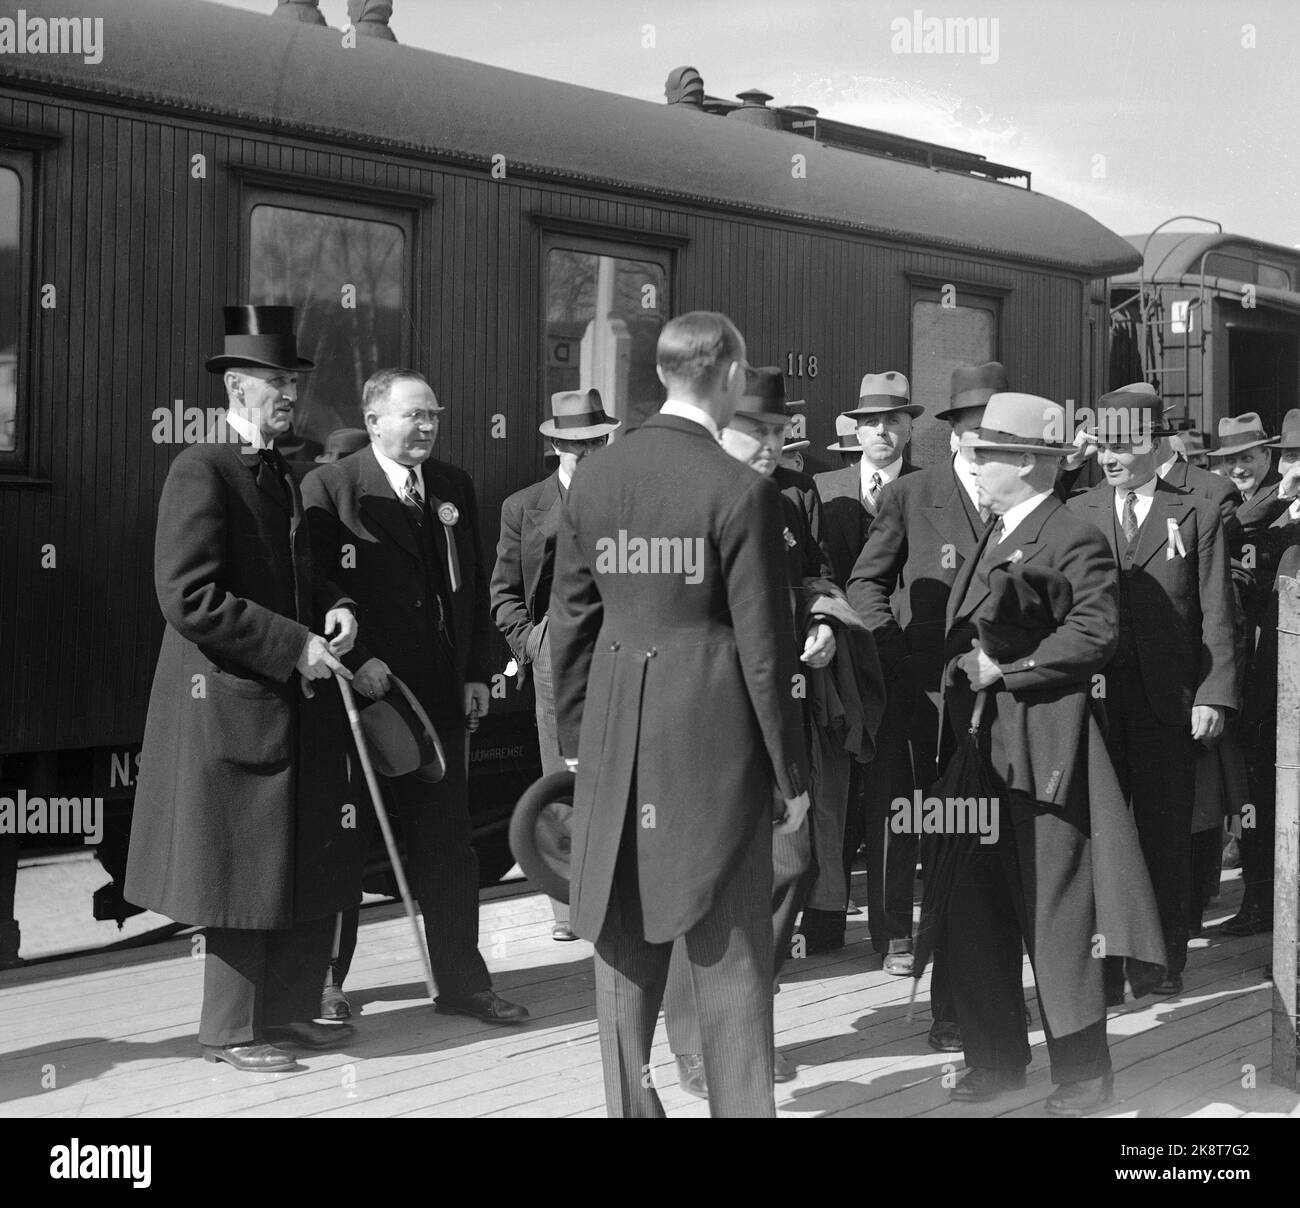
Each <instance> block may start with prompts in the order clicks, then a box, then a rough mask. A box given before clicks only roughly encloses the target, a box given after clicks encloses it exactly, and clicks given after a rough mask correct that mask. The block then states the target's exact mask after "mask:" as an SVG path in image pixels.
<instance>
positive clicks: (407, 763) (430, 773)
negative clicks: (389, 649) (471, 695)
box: [360, 675, 447, 784]
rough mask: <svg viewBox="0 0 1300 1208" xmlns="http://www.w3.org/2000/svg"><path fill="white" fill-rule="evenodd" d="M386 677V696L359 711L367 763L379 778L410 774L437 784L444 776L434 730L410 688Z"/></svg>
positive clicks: (440, 752)
mask: <svg viewBox="0 0 1300 1208" xmlns="http://www.w3.org/2000/svg"><path fill="white" fill-rule="evenodd" d="M388 678H389V689H388V694H387V695H386V696H384V697H382V698H381V699H380V700H377V701H372V702H371V703H370V704H368V705H365V706H364V707H363V708H362V709H361V712H360V716H361V730H362V733H364V734H365V736H366V747H367V749H368V750H369V752H370V762H371V763H372V764H373V765H374V769H375V771H376V772H378V773H379V774H380V775H381V776H405V775H407V774H408V773H413V774H414V775H415V778H416V779H417V780H424V781H427V782H428V783H429V784H437V783H438V781H440V780H441V779H442V778H443V777H444V776H445V775H446V774H447V757H446V756H445V755H444V754H443V750H442V743H441V742H440V741H439V739H438V731H437V730H435V729H434V728H433V722H431V721H430V720H429V715H428V714H427V713H426V712H425V711H424V709H423V708H422V707H421V705H420V702H419V701H418V700H416V699H415V694H414V693H413V692H412V691H411V690H410V688H408V687H407V686H406V685H405V684H404V683H402V681H401V680H400V679H398V678H397V676H395V675H390V676H389V677H388ZM394 689H396V691H394Z"/></svg>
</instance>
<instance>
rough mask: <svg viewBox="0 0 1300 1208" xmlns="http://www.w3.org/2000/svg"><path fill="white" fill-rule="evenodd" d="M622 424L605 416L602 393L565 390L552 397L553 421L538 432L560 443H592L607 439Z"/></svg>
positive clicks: (548, 422)
mask: <svg viewBox="0 0 1300 1208" xmlns="http://www.w3.org/2000/svg"><path fill="white" fill-rule="evenodd" d="M622 422H623V421H622V420H617V419H610V418H609V416H608V415H606V414H605V407H604V404H603V403H602V402H601V401H600V391H599V390H595V389H592V390H562V391H560V393H559V394H553V395H551V418H550V419H548V420H544V421H543V422H542V423H541V425H540V426H539V427H538V429H537V430H538V431H539V432H540V433H541V434H542V435H543V436H551V437H555V438H556V439H558V440H592V439H594V438H595V437H597V436H608V435H609V434H610V433H611V432H613V431H614V429H615V428H618V427H620V426H621V425H622Z"/></svg>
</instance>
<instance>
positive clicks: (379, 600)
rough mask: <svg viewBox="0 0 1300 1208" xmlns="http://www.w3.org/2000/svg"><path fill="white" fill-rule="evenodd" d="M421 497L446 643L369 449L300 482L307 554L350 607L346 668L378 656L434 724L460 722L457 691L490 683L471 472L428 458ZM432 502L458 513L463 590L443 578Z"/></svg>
mask: <svg viewBox="0 0 1300 1208" xmlns="http://www.w3.org/2000/svg"><path fill="white" fill-rule="evenodd" d="M423 477H424V494H425V499H426V501H427V502H428V505H429V511H430V513H431V519H430V524H429V526H430V528H431V530H432V536H433V541H434V545H435V548H436V550H437V557H436V558H435V561H436V563H437V566H436V568H435V579H434V582H435V585H436V589H437V593H438V595H439V596H440V597H441V599H442V601H443V607H444V611H445V613H446V623H447V629H448V636H449V638H450V644H449V645H448V644H447V643H446V642H444V640H443V639H442V638H441V637H440V635H439V632H438V625H437V618H438V601H437V600H434V599H429V598H428V596H429V578H428V577H427V575H426V570H425V562H424V557H423V555H422V553H421V550H420V542H419V537H418V535H417V533H416V530H415V528H414V526H413V525H412V524H411V521H410V519H409V518H408V517H407V515H406V508H405V505H404V504H403V503H402V502H401V501H400V500H399V499H398V498H397V495H396V494H395V493H394V491H393V488H392V486H391V485H390V484H389V481H388V478H387V476H386V475H385V474H384V471H383V469H382V468H381V467H380V465H379V462H378V461H377V460H376V458H375V454H374V450H373V449H370V448H366V449H362V450H360V451H359V452H357V453H353V454H352V455H351V456H349V457H345V458H343V459H342V460H341V461H336V462H334V463H333V464H330V465H323V466H321V467H320V468H319V469H317V470H314V471H313V472H312V473H311V474H309V475H307V478H306V479H305V481H304V482H303V484H302V493H303V501H304V503H305V504H306V508H307V529H308V532H309V533H310V535H311V546H312V556H313V557H314V558H315V559H316V561H317V563H318V564H319V565H321V566H327V567H330V568H331V573H332V574H335V575H336V576H337V577H338V580H339V584H340V586H341V587H343V588H344V589H345V590H346V591H347V592H348V594H349V595H350V596H351V597H352V598H353V599H355V600H356V602H357V620H358V623H359V626H360V631H359V634H358V640H357V644H356V645H355V646H354V647H353V648H352V653H351V654H350V655H349V656H348V657H347V659H346V660H345V662H346V663H347V665H348V667H349V668H351V669H353V670H355V669H356V668H359V667H360V666H361V665H362V664H363V663H364V662H365V661H366V660H367V659H369V658H372V657H375V658H380V659H383V661H384V662H385V663H387V664H388V666H389V667H390V668H391V669H392V671H393V673H394V674H396V675H398V676H400V677H401V679H402V680H404V681H405V682H406V684H407V686H408V687H409V688H410V689H411V691H412V692H414V693H415V695H416V697H417V698H418V699H419V701H420V703H421V704H422V705H423V706H424V708H425V710H426V711H427V712H428V713H429V715H430V717H432V718H433V719H434V721H435V722H437V721H438V720H440V719H441V720H442V721H443V722H444V723H448V722H454V723H456V724H460V723H461V722H462V721H463V717H464V700H463V685H464V684H465V683H487V682H488V681H489V680H490V678H491V672H490V670H489V664H488V657H489V644H488V643H489V635H490V633H491V620H490V618H489V615H488V579H487V573H486V571H485V569H484V566H483V555H482V551H481V547H480V545H479V530H478V506H477V504H476V503H475V499H474V486H473V483H471V482H470V478H469V475H468V474H466V473H465V472H464V471H463V470H459V469H457V468H456V467H455V466H452V465H448V464H447V463H446V462H443V461H436V460H434V459H433V458H430V459H429V460H428V461H426V462H425V463H424V466H423ZM438 502H442V503H451V504H453V505H454V506H455V508H456V510H457V512H458V513H459V519H458V520H457V522H456V524H455V525H454V526H453V529H452V531H453V533H454V540H455V542H456V550H457V553H458V556H459V560H460V579H461V582H460V588H459V590H458V591H456V592H452V591H451V589H450V584H449V582H448V577H447V545H446V530H445V528H444V526H443V525H442V524H441V523H439V522H438V521H437V520H436V518H434V517H433V516H432V513H433V512H435V511H436V509H437V505H438Z"/></svg>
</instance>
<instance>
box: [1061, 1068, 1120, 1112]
mask: <svg viewBox="0 0 1300 1208" xmlns="http://www.w3.org/2000/svg"><path fill="white" fill-rule="evenodd" d="M1114 1098H1115V1075H1114V1074H1103V1075H1102V1076H1101V1077H1100V1078H1089V1079H1088V1080H1087V1081H1086V1082H1062V1083H1061V1085H1060V1086H1058V1087H1057V1088H1056V1090H1054V1091H1053V1092H1052V1094H1051V1095H1050V1096H1049V1097H1048V1100H1047V1103H1046V1105H1045V1106H1046V1108H1047V1113H1048V1115H1051V1116H1076V1117H1077V1116H1086V1115H1087V1114H1088V1113H1089V1112H1095V1111H1096V1110H1097V1109H1098V1108H1101V1107H1105V1106H1106V1104H1108V1103H1110V1102H1111V1101H1112V1100H1113V1099H1114Z"/></svg>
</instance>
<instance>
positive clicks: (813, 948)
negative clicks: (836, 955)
mask: <svg viewBox="0 0 1300 1208" xmlns="http://www.w3.org/2000/svg"><path fill="white" fill-rule="evenodd" d="M799 934H801V935H802V936H803V950H804V955H805V956H820V955H821V954H822V953H823V952H836V951H838V950H839V949H841V948H843V947H844V915H843V914H842V913H841V912H840V911H838V910H814V909H812V908H811V907H809V908H807V909H805V910H804V912H803V917H802V918H801V919H800V920H799Z"/></svg>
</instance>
